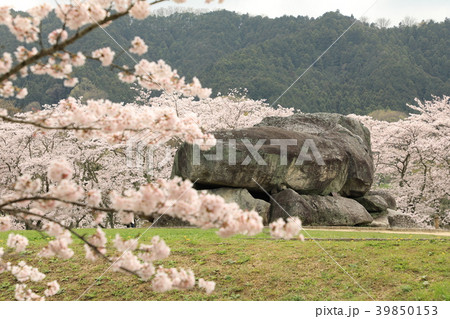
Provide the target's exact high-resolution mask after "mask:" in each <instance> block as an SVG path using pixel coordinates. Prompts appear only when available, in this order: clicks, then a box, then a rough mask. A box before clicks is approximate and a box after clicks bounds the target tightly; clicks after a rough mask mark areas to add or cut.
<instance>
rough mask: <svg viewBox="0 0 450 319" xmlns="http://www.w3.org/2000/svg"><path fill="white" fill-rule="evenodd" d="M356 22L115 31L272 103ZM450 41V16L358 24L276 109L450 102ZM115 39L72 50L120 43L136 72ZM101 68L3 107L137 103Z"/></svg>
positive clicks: (242, 22) (228, 22) (182, 22)
mask: <svg viewBox="0 0 450 319" xmlns="http://www.w3.org/2000/svg"><path fill="white" fill-rule="evenodd" d="M353 21H354V18H353V17H348V16H344V15H342V14H340V13H339V12H328V13H325V14H324V15H323V16H321V17H319V18H309V17H303V16H299V17H292V16H289V17H288V16H284V17H281V18H276V19H270V18H267V17H261V16H249V15H241V14H236V13H232V12H228V11H214V12H209V13H202V14H196V13H175V14H172V15H170V16H151V17H149V18H148V19H146V20H143V21H138V20H132V19H131V18H129V17H124V18H122V19H121V20H119V21H118V22H117V23H115V24H113V25H111V26H109V27H108V28H106V29H105V30H106V31H107V32H108V33H109V34H110V35H111V36H112V37H113V38H114V39H115V41H117V43H119V44H120V45H122V46H123V47H124V48H125V49H126V48H127V47H128V45H129V43H130V41H131V40H132V39H133V38H134V36H136V35H139V36H140V37H141V38H143V39H144V40H145V42H146V43H147V44H148V46H149V51H148V53H147V54H145V55H144V56H143V57H144V58H147V59H149V60H158V59H164V60H165V61H166V62H167V63H169V64H170V65H171V66H172V67H173V68H175V69H177V70H178V72H179V74H181V75H184V76H186V78H187V79H190V78H191V77H193V76H197V77H198V78H199V79H200V81H201V82H202V84H203V86H205V87H210V88H212V89H213V92H214V93H213V94H214V95H215V94H217V93H218V92H222V93H227V91H228V89H230V88H247V89H248V95H249V97H251V98H253V99H267V101H268V103H272V102H274V101H275V100H276V99H277V98H278V97H279V96H280V95H281V94H282V93H283V92H284V91H285V90H286V89H287V88H288V87H289V85H290V84H291V83H292V82H293V81H294V80H296V79H297V78H298V76H299V75H300V74H302V73H303V72H304V70H305V69H306V68H308V66H309V65H310V64H311V63H312V62H313V61H314V60H315V59H316V58H317V57H318V56H319V55H320V54H321V53H322V52H323V51H324V50H325V49H326V48H327V47H328V46H329V45H330V44H331V43H332V42H333V41H334V40H335V39H336V38H337V37H339V35H341V33H342V32H343V31H344V30H345V29H347V28H348V27H349V26H350V25H351V24H352V23H353ZM43 27H44V30H45V31H46V32H49V31H51V30H54V29H56V28H57V27H59V25H58V21H57V19H56V18H55V17H54V16H53V17H50V18H49V19H46V20H44V25H43ZM2 28H5V27H4V26H0V33H1V34H2V38H1V43H0V50H1V51H2V52H4V51H12V50H13V48H15V47H17V45H18V43H17V42H16V40H15V38H14V37H13V36H12V35H11V34H10V33H9V32H7V31H6V30H3V29H2ZM449 35H450V20H449V19H447V20H446V21H444V22H440V23H436V22H433V21H428V22H422V23H419V24H417V25H414V26H403V27H401V26H400V27H393V28H379V27H377V26H376V25H374V24H368V23H363V22H360V21H358V22H357V23H355V24H354V25H353V27H352V28H351V29H350V30H349V31H348V32H347V33H346V34H345V35H344V36H343V37H342V38H341V39H340V40H339V41H338V42H337V43H336V45H334V46H333V47H332V48H331V49H330V50H329V51H328V52H327V53H326V54H325V55H324V56H323V58H322V59H321V60H320V61H319V62H318V63H317V64H316V65H315V66H314V67H313V68H312V69H310V70H309V72H307V73H306V74H305V75H304V76H303V77H302V78H301V79H300V80H299V81H298V82H297V83H296V84H295V85H294V86H293V87H292V88H291V89H290V90H289V91H288V92H287V93H286V94H285V95H284V96H283V97H282V98H280V99H279V100H278V101H277V103H276V104H281V105H283V106H285V107H294V108H297V109H300V110H302V111H305V112H319V111H327V112H337V113H342V114H348V113H357V114H368V113H370V112H372V111H374V110H378V109H391V110H397V111H405V110H407V107H406V103H411V102H413V100H414V98H415V97H418V98H419V99H430V97H431V95H432V94H433V95H443V94H446V95H450V57H449V56H448V55H449V52H450V37H449ZM115 41H114V40H113V39H111V37H109V36H108V35H107V34H106V33H105V32H104V31H102V30H96V31H95V32H93V33H92V34H91V36H89V37H87V38H86V39H83V41H80V42H79V43H77V44H75V45H73V46H72V47H71V48H70V49H71V51H75V52H76V51H82V52H86V53H90V52H91V51H92V50H93V49H94V48H98V47H102V46H110V47H111V48H112V49H113V50H115V51H116V57H117V58H116V63H117V64H119V65H123V64H127V65H130V66H133V65H134V64H135V63H134V62H133V61H132V60H131V58H130V57H129V56H127V54H125V53H124V52H122V53H121V51H122V49H121V48H120V47H119V46H118V45H117V43H116V42H115ZM97 63H98V62H96V61H90V62H88V63H87V64H86V65H85V66H84V67H81V68H76V69H75V75H76V76H77V77H79V79H80V83H79V84H78V85H77V86H76V87H75V88H65V87H63V85H62V81H58V80H55V79H52V78H50V77H42V76H40V77H39V78H38V77H37V76H33V75H31V76H29V77H27V78H25V79H23V80H21V81H22V83H20V82H19V83H18V84H22V85H26V86H27V88H28V91H29V95H28V96H27V98H26V99H24V100H20V101H18V100H16V101H10V102H8V101H0V102H1V103H16V104H15V106H16V107H19V108H22V109H28V110H30V109H32V108H39V106H40V105H42V104H52V103H55V102H57V101H58V100H60V99H61V98H65V97H67V96H69V95H71V96H75V97H80V96H83V97H84V98H86V99H88V98H109V99H111V100H113V101H124V102H131V101H132V100H133V99H134V96H135V94H136V91H135V90H130V88H129V86H130V85H129V84H124V83H121V82H120V81H119V80H118V78H117V76H116V74H115V73H114V72H112V71H111V70H109V69H107V68H101V67H98V66H97V65H96V64H97Z"/></svg>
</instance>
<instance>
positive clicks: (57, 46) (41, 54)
mask: <svg viewBox="0 0 450 319" xmlns="http://www.w3.org/2000/svg"><path fill="white" fill-rule="evenodd" d="M164 1H167V0H155V1H153V2H151V3H150V5H151V6H152V5H155V4H157V3H160V2H164ZM133 5H134V3H133V4H131V5H130V6H129V8H128V9H127V10H126V11H124V12H116V13H114V14H112V15H110V16H106V17H105V18H104V19H103V20H101V21H98V22H96V23H92V24H90V25H88V26H87V27H85V28H83V29H82V30H80V31H77V32H76V33H75V34H74V35H73V36H72V37H70V38H68V39H67V40H65V41H62V42H60V43H56V44H55V45H53V46H52V47H50V48H47V49H43V50H41V51H39V52H38V53H37V54H36V55H33V56H31V57H29V58H27V59H25V60H24V61H22V62H20V63H19V64H17V65H15V66H13V67H12V68H11V69H10V70H9V71H8V72H6V73H4V74H2V75H0V83H1V82H3V81H5V80H7V79H9V78H10V77H11V76H12V75H15V74H17V73H19V71H20V70H21V69H23V68H24V67H26V66H29V65H31V64H33V63H35V62H37V61H39V60H41V59H42V58H44V57H47V56H51V55H53V54H54V53H56V52H58V51H63V50H64V49H65V48H66V47H67V46H69V45H71V44H72V43H74V42H75V41H77V40H78V39H80V38H82V37H84V36H85V35H87V34H89V33H90V32H92V31H94V30H95V29H97V28H99V27H101V26H102V25H104V24H106V23H109V22H112V21H114V20H117V19H119V18H121V17H123V16H125V15H127V14H129V13H130V9H131V8H132V7H133Z"/></svg>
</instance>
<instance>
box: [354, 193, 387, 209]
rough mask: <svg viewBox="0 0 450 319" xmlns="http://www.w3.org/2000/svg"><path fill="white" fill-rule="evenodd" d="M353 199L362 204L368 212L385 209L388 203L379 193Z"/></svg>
mask: <svg viewBox="0 0 450 319" xmlns="http://www.w3.org/2000/svg"><path fill="white" fill-rule="evenodd" d="M355 200H356V201H357V202H358V203H360V204H361V205H363V206H364V208H365V209H366V210H367V211H368V212H369V213H372V212H382V211H386V209H387V208H388V204H387V203H386V201H385V200H384V198H383V197H381V196H379V195H365V196H363V197H358V198H355Z"/></svg>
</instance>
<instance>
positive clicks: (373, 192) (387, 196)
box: [367, 190, 397, 210]
mask: <svg viewBox="0 0 450 319" xmlns="http://www.w3.org/2000/svg"><path fill="white" fill-rule="evenodd" d="M367 194H368V195H377V196H381V197H382V198H383V199H384V200H385V202H386V203H387V205H388V208H389V209H393V210H396V209H397V202H396V201H395V198H394V196H392V195H391V194H390V193H389V192H387V191H384V190H371V191H369V193H367Z"/></svg>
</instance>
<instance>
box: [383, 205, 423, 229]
mask: <svg viewBox="0 0 450 319" xmlns="http://www.w3.org/2000/svg"><path fill="white" fill-rule="evenodd" d="M387 213H388V215H387V216H388V219H389V225H390V226H391V227H397V228H416V227H417V224H416V222H415V221H414V219H413V218H412V217H411V216H409V215H406V214H402V213H400V212H397V211H395V210H392V209H389V208H388V209H387Z"/></svg>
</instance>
